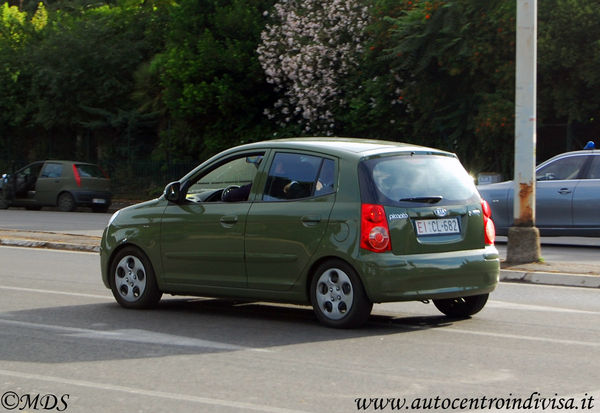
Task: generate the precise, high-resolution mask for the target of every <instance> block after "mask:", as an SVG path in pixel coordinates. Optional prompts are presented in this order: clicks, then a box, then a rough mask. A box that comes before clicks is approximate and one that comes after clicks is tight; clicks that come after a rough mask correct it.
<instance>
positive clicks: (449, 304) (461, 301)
mask: <svg viewBox="0 0 600 413" xmlns="http://www.w3.org/2000/svg"><path fill="white" fill-rule="evenodd" d="M488 296H489V294H481V295H471V296H468V297H457V298H445V299H441V300H433V304H434V305H435V306H436V307H437V309H438V310H440V311H441V312H442V313H444V314H446V315H447V316H448V317H457V318H465V317H469V316H472V315H473V314H476V313H478V312H480V311H481V310H482V309H483V307H484V306H485V303H487V300H488Z"/></svg>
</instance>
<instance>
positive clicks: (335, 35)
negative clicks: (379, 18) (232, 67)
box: [257, 0, 368, 134]
mask: <svg viewBox="0 0 600 413" xmlns="http://www.w3.org/2000/svg"><path fill="white" fill-rule="evenodd" d="M367 23H368V8H367V7H366V6H364V5H363V4H361V2H360V1H357V0H333V1H328V2H322V1H319V0H302V1H299V0H282V1H279V2H278V3H276V4H275V6H274V11H273V16H272V23H270V24H268V25H267V26H266V28H265V30H264V31H263V32H262V34H261V39H262V42H261V44H260V46H259V47H258V49H257V51H258V54H259V60H260V63H261V66H262V68H263V70H264V71H265V74H266V76H267V81H268V82H269V83H271V84H273V85H275V91H276V92H279V93H280V97H279V99H278V100H277V101H276V102H275V105H274V110H273V109H271V108H266V109H265V114H266V115H267V116H268V117H269V118H270V119H273V118H277V120H278V123H279V125H280V126H282V127H286V126H287V125H289V124H294V123H297V124H299V125H300V126H301V127H302V129H303V133H309V134H312V133H315V132H324V133H326V134H331V133H332V132H333V130H334V128H335V117H334V111H335V110H336V109H337V108H339V107H346V106H347V102H346V101H345V98H344V93H343V90H342V89H341V88H340V80H341V79H343V78H344V77H345V76H347V75H348V74H349V73H350V72H351V71H352V70H353V69H354V68H355V67H356V66H357V65H358V58H359V55H360V53H361V52H362V51H363V38H364V37H363V32H364V30H365V28H366V26H367Z"/></svg>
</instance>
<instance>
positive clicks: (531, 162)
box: [506, 0, 540, 263]
mask: <svg viewBox="0 0 600 413" xmlns="http://www.w3.org/2000/svg"><path fill="white" fill-rule="evenodd" d="M516 1H517V58H516V95H515V177H514V185H515V186H514V192H513V193H514V224H513V226H512V227H511V228H509V230H508V245H507V257H506V259H507V261H508V262H513V263H525V262H535V261H539V260H540V232H539V230H538V229H537V228H536V227H535V146H536V93H537V79H536V75H537V68H536V65H537V0H516Z"/></svg>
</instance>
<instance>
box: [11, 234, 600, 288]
mask: <svg viewBox="0 0 600 413" xmlns="http://www.w3.org/2000/svg"><path fill="white" fill-rule="evenodd" d="M100 239H101V237H99V236H94V235H83V234H63V233H57V232H43V231H21V230H8V229H0V245H5V246H15V247H32V248H50V249H59V250H69V251H84V252H99V251H100ZM501 267H502V269H501V270H500V280H501V281H511V282H524V283H532V284H546V285H561V286H570V287H588V288H600V264H598V265H589V264H574V263H572V262H568V263H567V262H562V263H561V262H541V263H534V264H523V265H514V266H509V265H507V264H506V263H502V266H501Z"/></svg>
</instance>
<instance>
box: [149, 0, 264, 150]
mask: <svg viewBox="0 0 600 413" xmlns="http://www.w3.org/2000/svg"><path fill="white" fill-rule="evenodd" d="M271 4H272V2H271V1H270V0H261V1H251V0H193V1H188V2H183V3H181V4H180V5H179V6H177V7H174V8H173V9H172V13H171V18H170V22H169V27H170V32H169V35H168V38H167V47H166V50H165V51H164V52H163V53H161V54H160V55H158V56H157V57H156V59H155V60H154V63H153V64H154V65H156V67H157V68H158V70H159V72H160V79H161V84H162V86H163V90H164V92H163V98H164V102H165V104H166V107H167V109H168V111H169V117H170V123H169V125H167V128H166V129H164V130H163V131H162V132H161V142H160V148H159V151H160V154H162V155H163V156H169V157H171V159H173V158H174V159H178V158H179V159H190V158H191V159H198V158H199V157H201V156H207V155H208V154H211V153H214V152H216V151H217V150H219V149H222V148H225V147H228V146H231V145H234V144H237V143H241V142H249V141H255V140H259V139H265V138H267V137H269V136H271V135H272V132H273V128H272V127H271V126H270V125H268V123H267V121H266V119H264V118H263V116H262V108H263V107H265V105H267V104H268V102H270V99H271V94H270V93H271V88H270V87H269V86H268V85H267V84H266V82H265V79H264V76H263V74H262V70H261V68H260V65H259V64H258V60H257V58H256V52H255V49H256V45H257V44H258V39H259V36H260V32H261V30H262V28H263V26H264V17H263V13H264V12H265V11H266V10H267V9H269V7H270V6H271ZM202 154H204V155H202Z"/></svg>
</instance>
